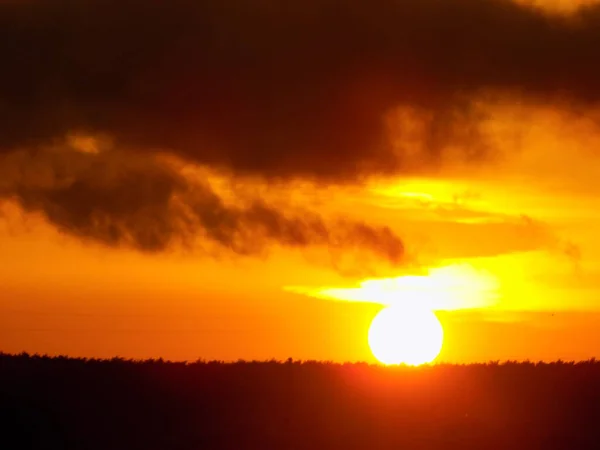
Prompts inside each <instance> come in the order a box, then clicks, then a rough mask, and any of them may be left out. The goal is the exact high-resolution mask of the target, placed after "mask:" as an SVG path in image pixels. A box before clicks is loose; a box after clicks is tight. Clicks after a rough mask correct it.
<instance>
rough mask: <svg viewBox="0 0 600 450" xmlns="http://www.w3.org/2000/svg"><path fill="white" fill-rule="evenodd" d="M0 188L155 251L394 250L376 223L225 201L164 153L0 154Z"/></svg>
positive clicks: (103, 234) (55, 215)
mask: <svg viewBox="0 0 600 450" xmlns="http://www.w3.org/2000/svg"><path fill="white" fill-rule="evenodd" d="M2 197H5V198H12V199H14V200H16V201H17V202H18V203H19V204H20V205H21V206H22V207H23V208H24V209H25V210H27V211H35V212H41V213H43V214H44V215H45V217H46V218H47V219H48V221H49V222H50V223H51V224H53V225H55V226H56V227H57V228H58V229H59V230H61V231H63V232H66V233H69V234H71V235H74V236H76V237H79V238H82V239H85V240H92V241H96V242H100V243H102V244H105V245H108V246H111V247H129V248H134V249H137V250H142V251H145V252H157V251H163V250H166V249H168V248H171V247H173V246H176V245H183V246H186V247H190V248H198V246H200V247H201V248H204V249H205V250H207V252H209V253H214V252H216V253H218V254H222V253H223V252H224V251H226V252H233V253H235V254H239V255H257V254H262V253H264V252H265V251H266V250H267V249H268V248H269V247H270V246H272V245H280V246H284V247H291V248H304V247H309V246H326V247H329V248H330V249H334V250H335V249H338V250H339V251H340V252H346V251H350V252H352V251H353V250H358V251H357V252H356V253H357V254H360V253H364V252H367V253H369V254H371V255H375V256H376V257H377V258H379V259H383V260H385V261H387V262H389V263H391V264H399V263H400V262H401V260H402V256H403V245H402V242H401V241H400V239H399V238H398V237H397V236H396V235H395V234H394V233H392V232H391V231H390V230H389V229H388V228H386V227H372V226H368V225H366V224H363V223H360V222H355V221H348V220H338V221H334V220H325V219H323V218H322V217H321V216H320V215H319V214H317V213H315V212H309V211H303V210H301V209H296V208H291V209H290V208H287V209H286V210H285V211H282V210H280V209H278V208H276V207H275V206H271V205H268V204H266V203H265V202H264V201H262V200H260V199H256V198H254V199H252V200H251V201H250V202H249V203H248V204H245V205H239V206H235V205H230V204H227V203H226V202H224V201H223V199H222V198H221V197H219V195H217V194H216V193H215V192H214V190H213V189H212V188H211V187H210V186H209V185H208V184H206V183H203V181H202V180H199V179H197V178H195V179H191V178H189V177H184V176H183V175H182V174H181V171H179V170H177V169H176V168H175V167H172V166H171V165H170V164H168V163H166V162H164V161H160V160H158V159H156V158H155V157H140V156H136V155H135V154H134V155H131V154H124V153H123V152H118V151H115V150H107V151H103V152H99V153H82V152H80V151H75V150H73V149H69V148H61V147H55V148H47V149H39V150H38V151H37V152H35V154H32V153H31V152H26V151H21V152H12V153H11V154H7V155H0V198H2ZM332 262H335V261H332ZM357 264H359V265H360V262H358V261H357ZM353 270H356V268H354V269H353Z"/></svg>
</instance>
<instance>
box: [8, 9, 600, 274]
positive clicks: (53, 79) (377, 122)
mask: <svg viewBox="0 0 600 450" xmlns="http://www.w3.org/2000/svg"><path fill="white" fill-rule="evenodd" d="M598 48H600V7H588V8H584V9H580V10H578V11H577V12H576V13H574V14H572V15H570V16H558V15H548V14H546V13H543V12H542V11H541V10H538V9H534V8H532V7H526V6H522V5H518V4H515V3H512V2H510V1H506V0H445V1H443V2H440V1H438V0H405V1H399V0H373V1H369V2H345V1H339V0H305V1H297V2H269V1H261V0H206V1H193V0H172V1H169V2H159V1H147V0H87V1H80V2H74V1H70V0H20V1H3V2H0V55H1V58H2V71H0V123H2V132H1V133H0V175H1V178H0V197H3V198H11V199H15V200H16V201H17V202H18V203H19V204H20V205H21V206H22V207H23V208H24V209H26V210H28V211H40V212H43V213H44V215H45V216H46V217H47V218H48V220H49V221H50V222H51V223H53V224H55V225H56V226H57V227H59V228H60V229H62V230H65V231H68V232H69V233H71V234H73V235H76V236H80V237H84V238H87V239H94V240H96V241H99V242H102V243H105V244H108V245H113V246H116V245H128V246H131V247H134V248H138V249H142V250H148V251H156V250H161V249H164V248H166V247H168V246H169V245H171V244H172V243H173V242H175V241H178V242H180V243H183V244H187V243H188V242H190V241H194V242H195V241H196V240H197V239H198V236H201V237H204V239H205V241H206V242H208V243H210V244H211V245H213V246H217V247H226V248H228V249H231V250H233V251H234V252H236V253H241V254H255V253H260V252H261V251H262V250H263V249H264V248H265V247H266V246H267V245H268V244H269V243H278V244H281V245H285V246H292V247H303V246H309V245H326V246H330V247H332V248H335V247H346V248H352V247H357V248H363V249H367V250H369V251H371V252H375V253H376V254H378V255H379V256H381V257H383V258H385V259H387V260H389V261H391V262H398V261H399V260H400V259H401V256H402V252H403V246H402V242H401V241H400V239H399V238H398V237H397V236H396V235H394V234H393V233H392V232H391V231H390V230H389V229H387V228H376V227H371V226H368V225H366V224H362V223H356V222H349V221H341V222H336V223H331V222H328V221H326V220H325V219H323V218H322V217H321V216H320V215H319V214H316V213H308V212H306V211H300V210H291V211H288V210H285V211H283V210H281V209H278V208H277V207H275V206H273V205H269V204H266V203H265V202H263V201H261V199H258V198H256V199H254V201H253V202H251V203H250V204H248V205H244V206H235V205H234V206H232V205H228V204H226V203H225V202H224V201H223V199H222V198H220V197H219V196H218V195H217V194H216V193H215V192H214V191H213V190H211V188H210V186H209V185H207V184H203V183H202V182H201V181H198V180H195V181H193V180H189V179H188V178H186V177H184V176H183V175H182V174H181V173H180V172H178V171H177V170H175V169H174V168H172V167H170V166H169V165H165V164H162V163H161V162H160V160H159V157H158V156H157V155H158V154H159V152H165V151H166V152H171V153H174V154H175V155H177V157H178V158H181V159H182V160H184V161H187V162H190V163H192V164H200V165H205V166H210V167H212V168H214V169H217V170H223V171H227V172H230V173H231V174H233V175H234V176H236V175H252V176H258V177H261V178H266V179H274V178H276V179H284V180H289V179H294V178H310V179H315V180H320V181H326V182H346V181H349V180H350V181H354V180H357V179H358V178H360V177H361V176H363V175H372V174H392V173H394V174H395V173H399V172H400V173H401V172H402V170H403V169H404V170H405V169H406V166H404V165H403V164H404V163H405V162H406V161H405V159H403V151H404V149H405V145H409V144H411V140H414V139H417V140H418V141H419V142H418V148H419V149H420V152H419V155H418V158H420V159H422V160H423V163H424V164H434V163H435V161H436V159H437V158H438V157H439V153H440V152H441V151H442V150H443V148H444V147H445V146H448V145H458V146H460V148H461V149H462V151H464V154H465V155H466V156H467V157H472V156H480V155H479V153H480V150H481V149H482V148H483V149H484V148H485V147H484V146H483V147H482V146H480V142H479V141H480V139H481V136H479V134H478V132H477V122H478V121H479V120H481V117H480V113H479V111H478V110H477V108H476V107H474V106H473V103H472V102H471V100H472V99H473V98H476V97H477V96H479V95H481V94H482V93H485V92H489V91H495V92H510V93H511V95H513V94H514V93H520V94H522V95H526V96H528V97H532V98H535V99H536V100H538V101H539V100H543V101H546V100H548V101H550V100H553V99H556V98H559V97H560V98H561V100H564V98H568V99H570V101H573V102H576V103H578V104H588V103H595V102H596V101H597V100H598V99H599V97H600V84H599V83H598V82H597V80H598V79H600V59H598V58H597V53H598ZM398 108H399V109H398ZM403 108H404V109H403ZM393 111H400V112H402V111H409V114H408V116H406V115H402V114H392V112H393ZM411 111H412V113H411ZM411 114H412V115H411ZM415 121H416V122H418V123H417V124H416V125H415V123H414V122H415ZM415 126H416V129H417V132H415ZM73 133H83V134H87V135H92V136H107V137H108V138H109V139H110V140H112V141H113V142H114V143H115V145H116V147H115V148H118V149H119V150H118V151H116V150H108V151H101V152H96V151H87V150H86V149H85V148H79V149H78V150H77V151H75V150H73V149H64V148H63V149H60V150H56V148H55V147H53V146H57V145H58V146H59V147H60V145H61V144H59V143H61V142H63V141H64V138H65V136H68V135H72V134H73ZM390 133H391V134H393V136H392V135H390ZM82 150H85V151H82ZM92 150H94V149H92ZM157 158H158V159H157Z"/></svg>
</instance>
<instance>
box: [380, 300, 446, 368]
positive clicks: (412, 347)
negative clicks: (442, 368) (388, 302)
mask: <svg viewBox="0 0 600 450" xmlns="http://www.w3.org/2000/svg"><path fill="white" fill-rule="evenodd" d="M368 339H369V347H370V348H371V352H372V353H373V356H375V358H377V360H378V361H380V362H382V363H383V364H407V365H411V366H417V365H420V364H425V363H430V362H432V361H433V360H434V359H435V358H436V357H437V356H438V355H439V353H440V351H441V349H442V344H443V340H444V331H443V329H442V325H441V324H440V321H439V320H438V318H437V317H436V316H435V314H434V313H433V312H432V311H428V310H427V309H424V308H415V307H399V306H393V307H389V308H384V309H383V310H381V311H380V312H379V314H377V316H375V318H374V319H373V322H372V323H371V327H370V328H369V336H368Z"/></svg>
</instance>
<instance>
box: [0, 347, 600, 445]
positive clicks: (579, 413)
mask: <svg viewBox="0 0 600 450" xmlns="http://www.w3.org/2000/svg"><path fill="white" fill-rule="evenodd" d="M0 432H1V435H0V448H3V449H4V448H6V449H16V448H28V449H102V450H117V449H127V450H134V449H140V450H141V449H144V450H153V449H160V450H176V449H240V450H241V449H315V450H318V449H333V450H335V449H387V448H395V449H402V448H406V449H448V450H453V449H461V450H464V449H516V450H519V449H527V450H531V449H581V448H599V447H598V446H599V445H600V363H599V362H596V361H594V360H592V361H586V362H580V363H566V362H561V361H559V362H554V363H516V362H507V363H488V364H476V365H438V366H431V367H420V368H408V367H396V368H389V367H387V368H386V367H379V366H372V365H367V364H332V363H326V362H296V361H292V360H288V361H286V362H277V361H267V362H243V361H240V362H237V363H221V362H204V361H198V362H194V363H182V362H166V361H163V360H148V361H131V360H123V359H120V358H115V359H112V360H96V359H74V358H67V357H56V358H50V357H46V356H39V355H33V356H30V355H27V354H21V355H6V354H0Z"/></svg>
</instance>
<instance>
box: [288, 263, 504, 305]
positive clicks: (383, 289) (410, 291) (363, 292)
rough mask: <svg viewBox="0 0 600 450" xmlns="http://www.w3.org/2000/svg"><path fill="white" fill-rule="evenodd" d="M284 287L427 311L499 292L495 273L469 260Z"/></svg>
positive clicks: (480, 301) (493, 297) (487, 300)
mask: <svg viewBox="0 0 600 450" xmlns="http://www.w3.org/2000/svg"><path fill="white" fill-rule="evenodd" d="M286 289H287V290H288V291H291V292H297V293H302V294H308V295H311V296H314V297H319V298H326V299H333V300H343V301H352V302H367V303H379V304H382V305H386V306H402V305H413V306H419V307H422V308H425V309H427V310H430V311H440V310H446V311H448V310H457V309H469V308H482V307H489V306H493V305H494V304H496V302H497V299H498V295H499V294H498V291H499V286H498V281H497V279H496V277H494V276H493V275H491V274H490V273H489V272H485V271H481V270H477V269H475V268H473V267H472V266H471V265H469V264H453V265H448V266H444V267H438V268H433V269H430V270H429V271H428V272H426V273H424V274H422V275H403V276H399V277H394V278H381V279H370V280H363V281H361V282H360V283H359V285H358V286H357V287H349V288H333V287H330V288H318V289H315V288H304V287H288V288H286Z"/></svg>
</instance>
